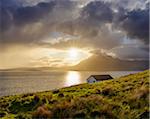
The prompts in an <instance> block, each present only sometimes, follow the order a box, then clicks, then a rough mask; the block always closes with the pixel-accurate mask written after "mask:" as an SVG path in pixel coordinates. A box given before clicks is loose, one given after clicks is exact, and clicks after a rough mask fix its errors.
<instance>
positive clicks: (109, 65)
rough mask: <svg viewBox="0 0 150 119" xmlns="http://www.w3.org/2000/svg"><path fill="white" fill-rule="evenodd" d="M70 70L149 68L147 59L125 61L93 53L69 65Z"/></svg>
mask: <svg viewBox="0 0 150 119" xmlns="http://www.w3.org/2000/svg"><path fill="white" fill-rule="evenodd" d="M70 69H72V70H98V71H120V70H121V71H131V70H132V71H137V70H146V69H149V61H127V60H126V61H125V60H120V59H115V58H112V57H110V56H98V55H94V56H92V57H90V58H88V59H86V60H84V61H81V62H80V63H79V64H78V65H76V66H73V67H70Z"/></svg>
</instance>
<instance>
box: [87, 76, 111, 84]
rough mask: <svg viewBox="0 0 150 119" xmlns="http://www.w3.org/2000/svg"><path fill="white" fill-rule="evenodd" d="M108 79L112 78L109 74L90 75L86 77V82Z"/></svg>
mask: <svg viewBox="0 0 150 119" xmlns="http://www.w3.org/2000/svg"><path fill="white" fill-rule="evenodd" d="M108 79H113V78H112V77H111V76H110V75H91V76H90V77H89V78H88V79H87V83H95V82H98V81H104V80H108Z"/></svg>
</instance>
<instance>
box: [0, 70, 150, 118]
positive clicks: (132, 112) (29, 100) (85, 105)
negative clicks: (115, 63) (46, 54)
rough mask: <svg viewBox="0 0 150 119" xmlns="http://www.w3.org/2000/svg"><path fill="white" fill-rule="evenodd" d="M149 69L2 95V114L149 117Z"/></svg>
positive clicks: (0, 99)
mask: <svg viewBox="0 0 150 119" xmlns="http://www.w3.org/2000/svg"><path fill="white" fill-rule="evenodd" d="M148 114H149V70H147V71H144V72H141V73H137V74H131V75H128V76H124V77H121V78H118V79H113V80H109V81H103V82H99V83H95V84H81V85H78V86H72V87H68V88H63V89H59V90H54V91H49V92H41V93H34V94H24V95H16V96H7V97H1V98H0V118H4V119H8V118H9V119H11V118H16V119H30V118H33V119H45V118H54V119H55V118H60V119H64V118H78V119H79V118H80V119H81V118H86V119H91V118H92V119H148Z"/></svg>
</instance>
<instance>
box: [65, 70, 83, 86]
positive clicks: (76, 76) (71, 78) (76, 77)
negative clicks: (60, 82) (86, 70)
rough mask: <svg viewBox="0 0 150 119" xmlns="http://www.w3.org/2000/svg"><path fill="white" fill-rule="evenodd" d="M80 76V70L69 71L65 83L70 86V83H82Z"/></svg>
mask: <svg viewBox="0 0 150 119" xmlns="http://www.w3.org/2000/svg"><path fill="white" fill-rule="evenodd" d="M80 78H81V77H80V73H79V72H75V71H69V72H68V73H67V75H66V81H65V85H66V86H70V85H76V84H80V83H81V80H80Z"/></svg>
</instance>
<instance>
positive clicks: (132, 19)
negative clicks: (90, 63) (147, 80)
mask: <svg viewBox="0 0 150 119" xmlns="http://www.w3.org/2000/svg"><path fill="white" fill-rule="evenodd" d="M94 55H105V56H109V57H112V58H114V59H120V60H122V61H123V60H126V61H131V60H132V61H147V60H149V1H148V0H0V57H1V58H0V69H7V68H16V67H63V66H73V65H76V64H78V63H79V62H81V61H83V60H85V59H88V58H89V57H92V56H94Z"/></svg>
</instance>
